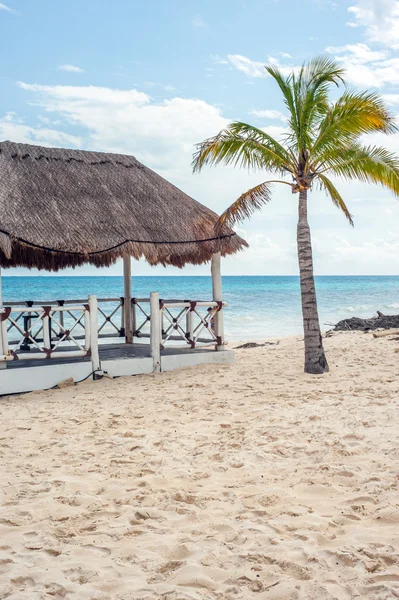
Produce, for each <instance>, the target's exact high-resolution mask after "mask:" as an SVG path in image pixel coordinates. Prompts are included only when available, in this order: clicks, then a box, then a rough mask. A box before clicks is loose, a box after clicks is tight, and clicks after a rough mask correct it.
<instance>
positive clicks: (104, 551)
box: [82, 544, 111, 556]
mask: <svg viewBox="0 0 399 600" xmlns="http://www.w3.org/2000/svg"><path fill="white" fill-rule="evenodd" d="M82 548H86V549H87V550H91V551H92V552H94V553H95V554H98V555H99V556H109V555H110V554H111V550H110V549H109V548H105V547H103V546H93V545H92V544H88V545H86V546H82Z"/></svg>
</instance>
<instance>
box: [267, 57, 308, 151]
mask: <svg viewBox="0 0 399 600" xmlns="http://www.w3.org/2000/svg"><path fill="white" fill-rule="evenodd" d="M265 68H266V71H267V72H268V73H269V75H270V76H271V77H273V79H274V80H275V81H276V83H277V85H278V86H279V88H280V90H281V92H282V94H283V99H284V103H285V105H286V107H287V108H288V110H289V114H290V117H289V119H288V125H289V127H290V129H291V131H292V140H293V141H296V140H297V139H298V137H299V134H300V125H299V121H298V114H297V107H296V104H295V98H294V94H293V87H292V84H293V78H294V74H293V73H291V75H289V76H288V77H285V76H284V75H283V74H282V73H281V71H280V70H279V69H277V68H276V67H273V66H272V65H267V66H266V67H265Z"/></svg>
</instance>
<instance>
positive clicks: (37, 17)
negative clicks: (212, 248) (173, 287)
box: [0, 0, 399, 274]
mask: <svg viewBox="0 0 399 600" xmlns="http://www.w3.org/2000/svg"><path fill="white" fill-rule="evenodd" d="M0 27H1V35H0V45H1V46H2V48H1V50H2V56H3V61H2V62H1V67H0V77H1V89H2V93H1V95H0V139H11V140H14V141H20V142H25V143H34V144H44V145H47V146H65V147H76V148H82V149H92V150H99V151H110V152H123V153H128V154H134V155H135V156H136V157H137V158H138V159H139V160H141V161H142V162H144V163H145V164H146V165H148V166H149V167H151V168H153V169H155V170H156V171H157V172H159V173H160V174H161V175H163V176H164V177H166V178H167V179H169V180H170V181H172V182H173V183H174V184H176V185H177V186H179V187H181V188H182V189H184V191H186V192H187V193H189V194H191V195H192V196H193V197H195V198H196V199H197V200H199V201H201V202H203V203H204V204H207V205H208V206H210V207H211V208H213V209H214V210H216V211H217V212H221V211H222V210H223V209H224V208H226V207H227V206H228V205H229V204H230V203H231V202H232V201H234V200H235V199H236V197H238V196H239V195H240V193H241V192H243V191H244V190H246V189H248V188H249V187H250V186H251V185H254V184H256V183H259V182H261V181H264V180H265V179H266V178H267V177H265V174H262V173H249V174H248V173H246V172H243V171H234V170H232V169H230V168H218V169H212V170H211V169H207V170H205V171H204V172H203V173H202V174H200V175H193V174H192V173H191V168H190V162H191V155H192V152H193V147H194V144H195V143H196V142H200V141H202V140H203V139H205V138H206V137H209V136H210V135H214V134H216V133H217V132H218V131H219V130H220V129H222V128H223V127H224V126H225V125H226V124H227V123H228V122H230V121H231V120H237V119H238V120H242V121H247V122H252V123H254V124H256V125H257V126H259V127H263V128H267V130H268V131H271V132H272V133H273V134H274V135H276V136H280V135H281V134H282V133H283V132H284V127H285V120H284V118H285V114H284V107H283V104H282V102H281V100H280V97H279V93H278V90H277V89H276V86H275V85H274V84H273V81H272V80H271V79H270V78H269V77H267V76H266V73H265V71H264V68H263V65H264V64H266V63H273V64H275V65H279V66H280V67H281V68H283V69H290V68H292V67H296V66H298V65H299V64H301V63H302V62H303V61H304V60H306V59H308V58H309V57H310V56H314V55H316V54H319V53H321V52H324V51H328V52H330V53H331V54H332V55H333V56H335V57H336V58H337V59H338V60H340V61H341V62H342V64H343V65H344V66H345V67H346V68H347V79H348V83H349V85H351V86H354V87H360V88H365V87H366V88H369V89H376V90H378V91H379V92H380V93H381V94H382V95H384V96H385V98H386V101H387V102H388V103H389V105H390V106H391V108H392V110H393V111H394V112H397V111H398V107H399V2H397V1H396V0H374V1H372V0H348V1H336V2H335V1H332V0H302V1H301V2H294V1H291V0H280V1H278V0H277V1H276V0H274V1H271V0H270V1H269V0H245V1H244V0H217V1H215V0H213V1H210V0H202V1H200V0H198V1H197V2H193V1H189V0H185V1H182V0H157V1H155V0H147V2H145V3H144V2H141V1H140V2H139V1H136V0H113V1H112V2H111V1H105V0H84V1H83V2H82V0H80V1H77V0H68V1H57V2H54V0H37V1H35V0H5V2H3V3H1V2H0ZM370 141H371V143H373V142H375V143H378V144H381V143H384V144H385V145H387V146H388V147H389V148H390V149H392V150H395V151H397V152H398V153H399V135H394V136H390V137H389V138H386V139H382V138H380V137H378V136H376V137H375V139H374V140H373V139H371V140H370ZM339 185H340V189H341V191H342V194H343V196H344V198H345V200H346V202H347V204H348V205H349V207H350V210H351V212H352V213H353V215H354V218H355V229H351V228H350V227H349V226H348V225H347V223H346V221H345V219H344V217H343V216H342V215H341V214H339V213H338V212H337V210H336V209H335V207H334V206H332V205H331V202H329V201H328V199H327V198H326V196H325V195H324V193H322V192H317V191H316V192H314V193H313V194H312V198H311V200H310V221H311V227H312V233H313V246H314V254H315V270H316V272H317V273H318V274H398V271H399V269H398V265H399V231H398V224H399V202H398V201H397V200H396V199H395V198H393V197H392V196H391V195H390V194H389V193H388V192H385V191H383V190H382V189H379V188H377V187H370V186H364V185H361V184H347V183H340V184H339ZM281 188H284V189H278V188H276V189H275V196H274V199H273V202H272V203H271V204H270V205H269V206H267V207H266V208H265V209H264V210H263V212H262V213H259V214H258V215H257V216H256V217H255V218H253V219H252V221H251V222H246V223H244V224H243V225H242V227H241V228H240V233H241V234H242V235H244V236H245V237H246V238H247V239H248V241H249V243H250V249H249V250H247V251H246V252H243V253H241V254H240V255H237V256H236V257H234V258H229V259H226V260H225V262H224V272H225V273H226V274H296V273H297V262H296V249H295V228H296V200H297V196H292V195H291V194H290V193H289V190H288V193H287V191H286V186H281ZM120 270H121V267H120V265H115V266H114V267H113V268H112V269H110V270H109V271H107V272H105V273H109V274H119V273H120ZM22 272H26V271H25V270H15V274H16V273H22ZM100 272H102V271H100ZM133 272H135V273H138V274H151V273H154V274H155V273H156V274H163V273H165V274H173V273H174V272H175V270H174V269H168V270H166V271H165V269H163V268H157V269H153V268H150V267H149V266H148V265H146V264H145V263H142V262H140V263H136V264H135V265H134V266H133ZM76 273H77V274H90V273H93V274H94V273H98V272H97V271H96V270H93V269H92V268H89V267H86V268H83V269H80V270H77V271H76ZM183 273H184V274H205V273H208V268H207V267H206V266H205V267H198V268H186V269H185V270H184V272H183Z"/></svg>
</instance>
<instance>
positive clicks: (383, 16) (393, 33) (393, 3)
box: [348, 0, 399, 48]
mask: <svg viewBox="0 0 399 600" xmlns="http://www.w3.org/2000/svg"><path fill="white" fill-rule="evenodd" d="M348 12H349V13H350V14H351V15H352V17H353V19H354V20H353V21H350V22H349V23H348V25H350V26H352V27H364V28H365V30H366V36H367V38H368V39H369V40H370V41H372V42H379V43H381V44H385V45H387V46H389V47H391V48H399V2H398V1H397V0H358V1H357V3H356V4H355V5H353V6H350V7H349V8H348Z"/></svg>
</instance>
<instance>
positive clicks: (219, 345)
mask: <svg viewBox="0 0 399 600" xmlns="http://www.w3.org/2000/svg"><path fill="white" fill-rule="evenodd" d="M150 306H151V334H150V335H151V355H152V357H153V360H154V371H158V370H160V369H159V368H158V365H160V364H161V351H162V350H165V348H166V347H167V346H169V347H170V348H173V349H179V348H185V349H187V348H191V349H196V348H197V349H199V348H207V347H214V348H215V350H221V349H223V344H224V339H223V308H224V307H225V306H227V305H226V303H224V302H216V301H203V300H199V301H190V300H183V301H181V300H160V299H159V294H158V293H156V292H153V293H152V294H151V298H150ZM176 342H183V344H180V345H179V344H178V343H176Z"/></svg>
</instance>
